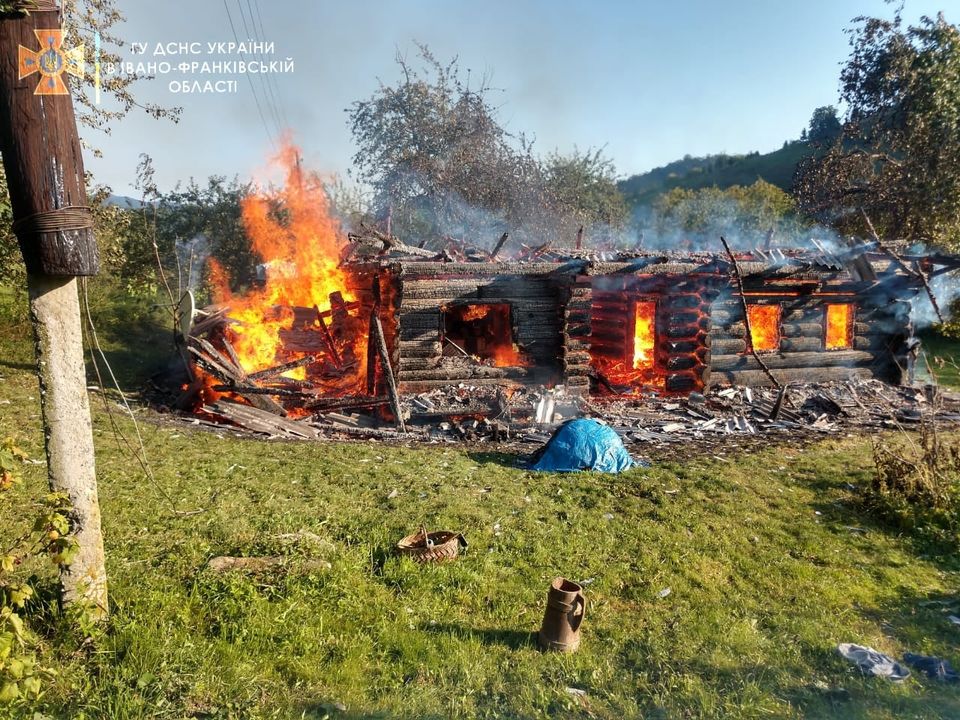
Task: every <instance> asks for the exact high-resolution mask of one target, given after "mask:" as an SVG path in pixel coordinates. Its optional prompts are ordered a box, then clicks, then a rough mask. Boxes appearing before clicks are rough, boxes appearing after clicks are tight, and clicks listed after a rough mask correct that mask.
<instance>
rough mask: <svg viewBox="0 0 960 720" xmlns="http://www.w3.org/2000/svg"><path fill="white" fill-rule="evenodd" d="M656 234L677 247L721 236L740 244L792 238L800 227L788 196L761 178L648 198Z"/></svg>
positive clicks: (711, 243)
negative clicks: (652, 210) (652, 209)
mask: <svg viewBox="0 0 960 720" xmlns="http://www.w3.org/2000/svg"><path fill="white" fill-rule="evenodd" d="M654 213H655V223H654V229H655V231H656V234H657V235H658V236H659V237H660V238H662V239H663V240H665V241H667V242H669V243H671V244H674V245H677V244H689V245H692V246H694V247H703V248H714V249H715V248H716V243H717V239H718V238H719V236H721V235H723V236H725V237H726V238H728V239H729V240H731V241H732V242H733V243H735V244H737V245H739V246H741V247H755V246H757V245H760V244H763V243H765V242H766V240H767V237H768V235H769V233H771V232H773V233H774V236H773V239H774V240H775V242H776V243H777V244H789V243H792V242H796V241H797V240H798V239H799V237H800V233H801V232H802V231H803V230H804V225H803V223H801V222H800V220H799V218H798V217H797V212H796V203H795V201H794V199H793V198H792V197H791V196H790V195H789V194H787V193H785V192H784V191H783V190H781V189H780V188H778V187H777V186H775V185H772V184H770V183H768V182H766V181H764V180H757V181H756V182H755V183H753V184H752V185H748V186H742V185H734V186H732V187H729V188H726V189H724V190H721V189H720V188H718V187H716V186H714V187H708V188H701V189H698V190H688V189H686V188H674V189H672V190H670V191H669V192H666V193H663V194H662V195H660V196H659V197H658V198H657V200H656V201H655V202H654Z"/></svg>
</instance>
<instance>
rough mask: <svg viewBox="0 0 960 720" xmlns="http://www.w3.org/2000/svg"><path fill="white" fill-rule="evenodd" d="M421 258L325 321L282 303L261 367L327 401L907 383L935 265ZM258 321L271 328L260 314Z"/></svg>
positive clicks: (374, 272) (351, 273) (761, 258)
mask: <svg viewBox="0 0 960 720" xmlns="http://www.w3.org/2000/svg"><path fill="white" fill-rule="evenodd" d="M409 250H411V249H410V248H406V247H405V246H402V245H397V246H394V247H393V248H382V249H381V254H379V255H377V256H375V257H369V256H366V257H356V258H353V259H351V260H350V261H348V262H345V263H343V264H342V265H341V266H340V268H339V272H340V273H341V278H342V283H343V290H342V291H334V292H332V293H330V294H329V295H328V298H327V301H328V303H327V304H328V305H329V309H327V310H321V309H320V308H319V306H317V305H313V306H307V305H290V306H287V307H286V308H274V310H273V312H272V315H271V316H270V318H268V319H269V320H270V322H272V323H275V328H274V330H273V332H274V333H275V340H274V341H273V342H272V343H271V344H270V346H269V347H270V350H269V351H268V352H269V357H267V356H263V357H262V359H261V360H260V363H259V364H260V365H261V366H268V367H275V368H277V369H278V372H277V373H275V375H274V377H277V378H278V381H279V382H280V383H281V384H285V385H283V387H285V388H286V389H287V390H291V388H293V387H294V386H295V387H296V389H297V390H299V391H304V392H305V391H307V390H309V391H310V394H312V395H316V396H318V397H319V396H322V395H325V394H326V395H336V396H345V395H358V396H360V395H362V396H367V397H379V396H382V395H383V394H384V392H385V390H386V387H385V383H384V379H385V378H384V375H385V373H386V372H387V369H389V373H390V374H391V376H392V379H393V380H395V387H396V390H397V391H398V392H399V393H400V394H407V393H418V392H423V391H426V390H429V389H431V388H435V387H439V386H445V385H450V384H459V383H466V384H469V385H473V386H483V385H498V386H505V387H506V386H518V385H538V386H539V385H544V386H554V385H563V386H564V387H565V388H566V390H567V392H568V393H574V394H588V393H591V394H599V395H611V394H612V395H623V394H631V393H642V392H657V393H660V394H689V393H690V392H693V391H698V392H703V391H706V390H708V389H710V388H711V387H714V386H718V385H731V384H735V385H746V386H762V385H769V384H771V383H772V382H779V383H780V384H787V383H797V382H810V381H831V380H839V379H845V378H851V377H877V378H880V379H883V380H886V381H889V382H892V383H899V382H900V381H901V380H902V379H903V374H904V372H905V371H906V370H907V367H908V364H909V350H910V347H911V342H910V339H911V337H912V329H911V321H910V308H911V298H913V297H914V296H915V295H916V294H917V293H918V292H921V291H922V290H923V286H924V283H923V281H922V277H923V276H922V275H921V273H922V272H923V270H922V269H920V268H919V265H917V263H919V262H921V261H922V260H926V259H925V258H902V257H899V256H898V257H896V258H894V257H891V256H890V255H888V254H887V253H883V252H878V251H877V250H876V248H875V247H873V246H872V245H864V246H861V247H858V248H855V249H851V250H849V251H846V252H844V253H843V254H842V255H832V254H829V253H826V252H818V253H804V252H799V251H797V252H792V253H790V254H785V253H783V252H781V251H771V252H763V251H753V252H750V253H740V254H738V255H737V256H732V259H731V258H730V257H725V256H721V255H715V254H689V253H688V254H657V255H654V254H645V255H640V254H632V255H625V254H620V255H615V254H611V255H610V256H608V257H603V256H597V257H587V256H585V254H583V253H580V255H582V256H581V257H577V254H576V253H573V252H571V253H562V252H557V253H551V257H538V258H534V259H529V260H527V261H514V262H500V261H496V260H490V258H489V257H486V258H483V259H479V258H477V259H474V260H470V259H467V258H466V257H462V258H455V257H451V255H450V253H441V254H439V255H437V254H436V253H432V252H431V253H430V254H431V255H436V257H431V258H430V259H427V258H425V257H423V256H422V255H423V252H421V253H420V254H419V255H417V256H412V257H411V256H408V255H406V253H407V252H408V251H409ZM910 263H913V264H914V265H916V267H917V269H916V270H913V269H912V268H911V267H910ZM345 297H349V298H350V300H346V299H345ZM241 317H242V316H241ZM371 318H375V319H376V320H377V328H376V334H374V333H373V330H371V328H372V326H373V323H372V322H371ZM241 322H245V321H243V320H241ZM256 324H259V325H260V326H261V327H260V328H258V330H257V331H258V332H259V331H262V330H263V329H264V328H263V327H262V326H263V325H264V324H265V321H264V320H262V319H261V320H260V321H259V323H256ZM228 335H229V332H227V333H223V334H221V335H220V338H219V340H217V341H210V342H208V343H206V344H207V345H213V346H216V345H217V344H218V343H219V344H220V345H221V346H222V345H223V343H224V340H225V339H226V337H227V336H228ZM240 337H241V338H242V335H241V336H240ZM240 342H243V341H242V340H241V341H240ZM227 345H228V348H227V350H226V351H225V352H220V353H218V355H219V357H214V358H210V357H206V358H204V356H203V354H202V352H201V353H195V354H196V355H197V357H198V359H199V360H200V363H201V365H204V364H206V365H209V364H210V363H209V361H210V360H211V359H212V360H214V361H215V362H216V363H218V364H220V365H223V364H224V361H226V360H228V359H229V357H230V356H231V355H232V354H235V349H234V348H233V347H229V343H227ZM243 347H246V345H243ZM221 349H223V348H222V347H221ZM208 355H209V353H208ZM233 365H234V366H236V368H240V367H243V365H244V363H243V362H242V361H239V359H238V362H236V363H233ZM236 368H235V369H236ZM294 368H296V370H297V371H298V374H296V375H294V376H292V377H290V376H289V375H291V374H292V370H293V369H294ZM282 373H283V374H285V375H286V376H284V375H283V374H282ZM254 374H255V375H257V376H258V377H260V378H264V377H267V375H264V371H262V370H261V371H260V372H258V373H254ZM248 377H252V376H248ZM221 380H224V379H223V378H221ZM230 380H231V379H230V378H226V381H230ZM233 381H234V382H236V381H237V380H236V378H234V379H233ZM217 387H218V388H222V387H223V382H221V383H219V384H218V385H217ZM238 387H239V386H238ZM277 389H278V390H279V389H281V386H278V387H277ZM258 394H266V393H263V392H261V393H258ZM277 397H278V398H279V399H280V401H281V403H282V397H283V394H281V393H278V395H277Z"/></svg>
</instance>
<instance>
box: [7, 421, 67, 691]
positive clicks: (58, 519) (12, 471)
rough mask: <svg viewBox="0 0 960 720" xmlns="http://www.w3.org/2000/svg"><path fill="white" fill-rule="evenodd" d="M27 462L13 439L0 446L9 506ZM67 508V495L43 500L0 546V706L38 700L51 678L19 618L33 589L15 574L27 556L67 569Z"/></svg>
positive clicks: (57, 495) (51, 495) (35, 641)
mask: <svg viewBox="0 0 960 720" xmlns="http://www.w3.org/2000/svg"><path fill="white" fill-rule="evenodd" d="M26 459H27V456H26V453H24V452H23V451H22V450H21V449H20V448H19V447H17V445H16V444H15V443H14V441H13V438H10V437H8V438H6V439H5V440H4V441H3V442H2V443H0V499H3V500H6V501H7V502H8V503H9V502H10V501H11V500H10V491H11V490H12V489H13V488H14V486H15V485H17V484H19V483H20V482H21V480H20V477H19V468H20V466H21V464H22V463H23V462H24V461H25V460H26ZM5 504H6V503H5ZM70 507H71V506H70V500H69V498H68V497H67V495H66V493H49V494H47V495H46V496H44V497H43V499H42V500H41V501H40V503H39V508H38V512H37V515H36V519H35V520H34V522H33V525H32V527H30V529H28V530H26V531H24V532H23V533H22V534H21V535H20V536H19V537H17V538H5V539H4V541H3V543H2V545H0V704H6V703H11V702H15V701H18V700H21V699H24V698H31V697H37V696H39V694H40V690H41V679H42V678H43V677H44V676H47V677H49V676H50V675H51V672H50V670H49V669H48V668H44V667H43V666H42V665H40V664H39V663H38V660H37V657H36V653H35V652H34V650H35V646H36V643H37V639H36V637H35V635H34V634H33V633H32V632H31V631H30V629H29V628H28V627H27V624H26V622H25V619H24V618H23V617H22V613H23V610H24V607H25V606H26V604H27V601H29V600H30V598H31V597H32V596H33V594H34V590H33V587H32V586H31V585H30V583H29V582H24V581H21V580H19V579H17V578H16V577H15V571H16V568H17V566H18V565H20V564H21V563H23V562H24V560H25V559H26V558H28V557H30V556H45V557H47V558H48V559H49V560H50V562H51V563H53V564H54V565H57V566H61V565H69V564H70V560H71V559H72V558H73V556H74V555H75V554H76V551H77V541H76V539H75V538H74V537H73V536H72V535H71V534H70V529H71V526H70V519H69V515H70ZM20 511H21V512H22V508H21V509H20Z"/></svg>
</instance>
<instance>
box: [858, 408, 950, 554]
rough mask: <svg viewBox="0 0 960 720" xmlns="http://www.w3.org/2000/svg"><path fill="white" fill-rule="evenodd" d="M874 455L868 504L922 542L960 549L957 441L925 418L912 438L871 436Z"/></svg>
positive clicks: (875, 511) (878, 513)
mask: <svg viewBox="0 0 960 720" xmlns="http://www.w3.org/2000/svg"><path fill="white" fill-rule="evenodd" d="M873 460H874V466H875V468H874V475H873V479H872V482H871V484H870V488H869V490H868V493H867V501H868V505H869V507H870V509H871V510H872V511H873V512H874V513H875V514H877V515H878V516H879V517H880V518H882V519H883V520H885V521H887V522H890V523H892V524H893V525H895V526H896V527H899V528H901V529H903V530H907V531H909V532H911V533H912V534H914V535H916V536H917V538H918V539H920V540H922V541H924V542H925V543H930V544H932V545H935V546H942V547H943V548H944V549H949V550H955V549H960V533H958V530H960V442H957V441H949V440H945V439H944V438H943V437H941V435H940V434H939V433H938V432H937V428H936V425H935V423H934V422H933V421H932V420H924V421H923V422H922V423H921V425H920V431H919V434H918V436H917V437H916V438H914V437H913V436H908V435H905V436H904V440H903V441H902V442H899V443H891V442H889V441H887V440H886V439H879V440H875V441H874V443H873Z"/></svg>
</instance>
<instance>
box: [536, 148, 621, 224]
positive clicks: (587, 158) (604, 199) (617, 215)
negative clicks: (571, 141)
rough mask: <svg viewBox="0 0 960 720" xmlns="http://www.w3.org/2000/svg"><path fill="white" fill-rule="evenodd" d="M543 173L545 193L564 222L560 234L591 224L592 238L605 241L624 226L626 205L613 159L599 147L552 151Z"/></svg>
mask: <svg viewBox="0 0 960 720" xmlns="http://www.w3.org/2000/svg"><path fill="white" fill-rule="evenodd" d="M545 174H546V180H545V182H546V186H547V192H548V194H549V196H550V197H551V198H552V201H553V203H554V206H555V207H556V208H557V210H558V216H559V217H560V218H563V223H564V225H565V226H562V227H560V228H559V229H558V234H559V235H561V236H562V237H567V238H569V237H571V236H573V235H575V234H576V231H577V229H578V228H579V227H585V228H589V227H594V228H596V230H595V232H594V233H593V236H592V237H591V239H600V240H604V239H609V238H608V237H604V236H611V235H612V234H613V233H612V231H614V230H619V229H621V228H622V227H623V225H624V222H625V219H626V217H627V204H626V201H625V200H624V198H623V195H622V194H621V193H620V191H619V190H618V189H617V183H616V175H617V174H616V169H615V168H614V166H613V161H612V160H610V159H609V158H605V157H604V156H603V153H602V151H601V150H594V151H592V152H591V151H589V150H587V151H584V152H580V151H579V150H576V149H575V150H574V151H573V153H571V154H570V155H561V154H559V153H552V154H551V155H549V156H548V157H547V159H546V162H545Z"/></svg>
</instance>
